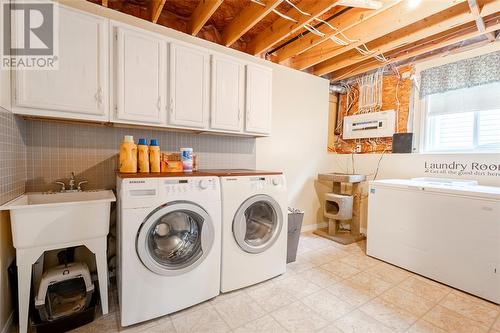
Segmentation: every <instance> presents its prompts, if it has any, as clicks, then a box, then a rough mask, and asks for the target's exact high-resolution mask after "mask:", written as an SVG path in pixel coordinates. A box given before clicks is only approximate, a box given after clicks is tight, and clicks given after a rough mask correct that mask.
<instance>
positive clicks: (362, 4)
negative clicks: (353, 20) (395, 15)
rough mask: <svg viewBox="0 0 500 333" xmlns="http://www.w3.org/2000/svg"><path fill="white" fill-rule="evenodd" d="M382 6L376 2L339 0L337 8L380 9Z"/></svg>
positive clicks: (379, 2) (376, 0) (371, 0)
mask: <svg viewBox="0 0 500 333" xmlns="http://www.w3.org/2000/svg"><path fill="white" fill-rule="evenodd" d="M383 5H384V4H383V3H382V1H378V0H340V2H339V6H346V7H356V8H366V9H380V8H382V6H383Z"/></svg>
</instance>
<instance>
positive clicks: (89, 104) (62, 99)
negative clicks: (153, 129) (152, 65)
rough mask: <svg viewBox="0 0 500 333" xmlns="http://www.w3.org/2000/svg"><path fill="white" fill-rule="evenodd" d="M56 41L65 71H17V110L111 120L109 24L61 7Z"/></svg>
mask: <svg viewBox="0 0 500 333" xmlns="http://www.w3.org/2000/svg"><path fill="white" fill-rule="evenodd" d="M13 26H14V27H15V25H13ZM20 34H21V32H18V31H15V29H13V34H12V37H13V39H16V38H22V37H21V36H19V35H20ZM56 38H58V40H59V55H58V66H59V69H57V70H18V71H15V78H14V80H15V92H14V106H15V110H14V112H16V113H22V114H29V115H36V116H48V117H59V118H73V119H82V120H100V121H102V120H105V121H107V120H108V119H109V99H108V96H109V90H108V75H109V74H108V72H109V65H108V63H109V59H108V20H106V19H105V18H102V17H98V16H93V15H90V14H87V13H83V12H80V11H77V10H74V9H70V8H67V7H64V6H60V7H59V29H58V36H57V37H56Z"/></svg>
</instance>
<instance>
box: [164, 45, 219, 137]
mask: <svg viewBox="0 0 500 333" xmlns="http://www.w3.org/2000/svg"><path fill="white" fill-rule="evenodd" d="M209 62H210V58H209V53H208V52H207V51H205V50H202V49H199V48H195V47H188V46H184V45H180V44H175V43H171V44H170V68H169V74H170V75H169V79H170V80H169V88H170V89H169V105H168V122H167V124H168V125H173V126H179V127H188V128H200V129H205V128H207V127H208V119H209V112H208V110H209V106H210V103H209V83H210V80H209V75H210V63H209Z"/></svg>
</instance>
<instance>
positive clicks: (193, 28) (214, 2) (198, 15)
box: [188, 0, 224, 36]
mask: <svg viewBox="0 0 500 333" xmlns="http://www.w3.org/2000/svg"><path fill="white" fill-rule="evenodd" d="M223 1H224V0H201V1H200V3H199V4H198V6H197V7H196V9H195V10H194V12H193V14H191V18H190V20H189V23H188V32H189V33H190V34H191V35H193V36H196V35H197V34H198V32H199V31H200V30H201V28H203V26H204V25H205V23H206V22H207V21H208V19H209V18H210V17H211V16H212V14H213V13H214V12H215V11H216V10H217V8H219V6H220V5H221V4H222V2H223Z"/></svg>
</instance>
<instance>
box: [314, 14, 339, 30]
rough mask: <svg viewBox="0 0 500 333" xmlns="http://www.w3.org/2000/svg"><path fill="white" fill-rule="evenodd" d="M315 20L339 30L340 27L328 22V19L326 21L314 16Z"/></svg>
mask: <svg viewBox="0 0 500 333" xmlns="http://www.w3.org/2000/svg"><path fill="white" fill-rule="evenodd" d="M314 20H315V21H318V22H321V23H323V24H326V25H327V26H328V27H330V29H332V30H333V31H339V29H337V28H335V27H334V26H333V25H331V24H330V23H328V21H325V20H322V19H320V18H317V17H315V18H314Z"/></svg>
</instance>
